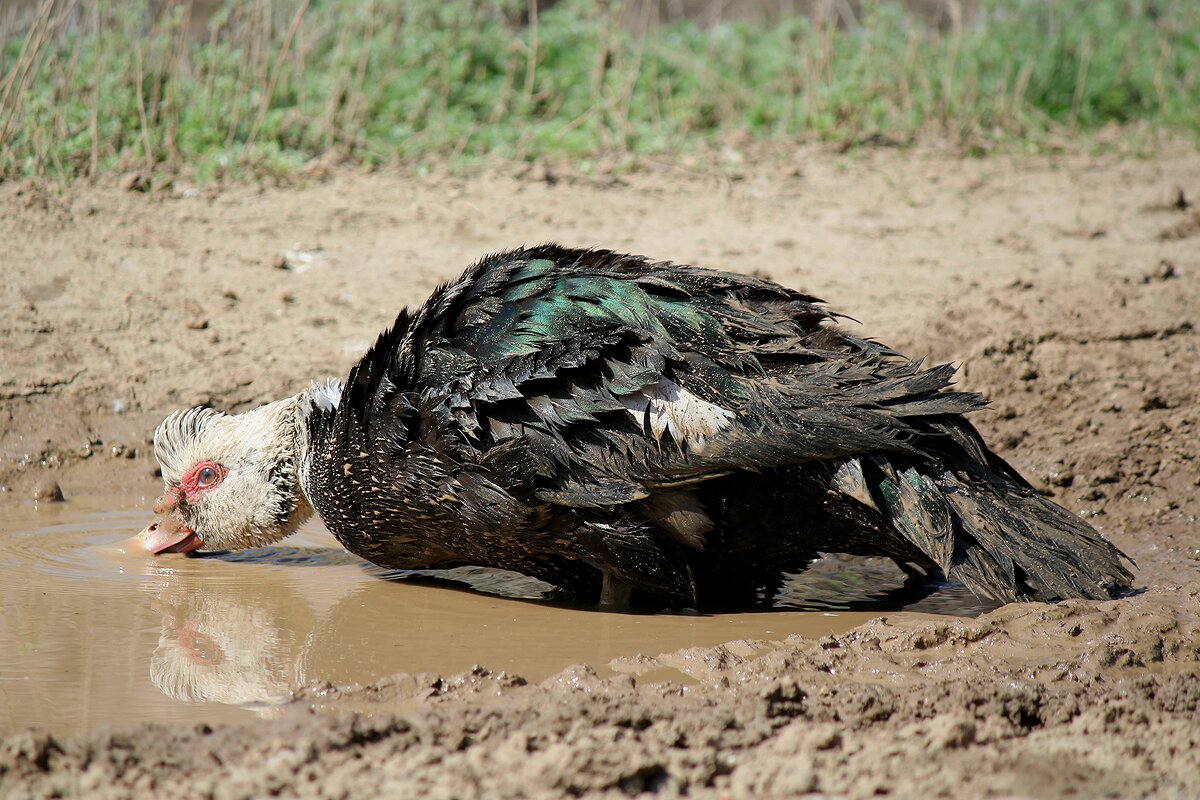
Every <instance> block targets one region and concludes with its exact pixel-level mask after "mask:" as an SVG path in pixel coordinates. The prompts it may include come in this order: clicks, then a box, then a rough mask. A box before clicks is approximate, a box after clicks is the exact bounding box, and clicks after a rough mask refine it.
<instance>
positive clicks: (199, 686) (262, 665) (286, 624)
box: [150, 575, 316, 705]
mask: <svg viewBox="0 0 1200 800" xmlns="http://www.w3.org/2000/svg"><path fill="white" fill-rule="evenodd" d="M287 580H288V579H286V578H282V579H278V580H254V581H246V582H239V583H237V584H226V583H213V582H212V581H205V580H203V579H201V578H197V577H194V576H187V575H171V576H169V577H167V578H166V580H165V582H164V583H163V584H162V585H161V586H160V588H159V589H158V590H157V592H156V593H155V595H154V597H153V598H152V599H151V601H150V606H151V608H153V609H154V610H155V611H156V612H158V614H159V615H160V616H161V617H162V630H161V632H160V633H159V639H158V647H157V648H156V649H155V651H154V655H153V656H152V657H151V659H150V680H151V681H152V682H153V683H154V685H155V686H156V687H157V688H158V689H159V690H160V691H161V692H162V693H163V694H165V695H167V696H168V697H171V698H172V699H174V700H179V701H181V702H185V703H225V704H229V705H254V704H274V703H279V702H282V701H283V700H286V699H287V697H288V695H289V694H290V693H291V691H292V689H293V688H294V687H296V686H300V685H303V684H304V683H305V682H306V681H305V675H304V649H305V644H306V640H307V638H308V637H309V636H310V635H311V633H312V632H313V630H314V628H315V626H316V617H315V615H314V613H313V610H312V608H311V607H310V606H309V604H308V603H307V602H306V601H305V600H304V599H303V598H302V596H301V595H300V594H299V593H297V592H295V591H294V590H293V589H292V587H290V586H288V585H287Z"/></svg>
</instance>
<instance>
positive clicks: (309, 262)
mask: <svg viewBox="0 0 1200 800" xmlns="http://www.w3.org/2000/svg"><path fill="white" fill-rule="evenodd" d="M539 174H541V173H539V172H537V171H534V172H523V171H521V170H519V169H507V168H502V169H497V170H495V171H492V172H485V173H482V174H479V175H477V176H473V177H469V178H464V177H456V176H448V175H442V174H435V175H433V176H430V177H428V178H423V179H420V180H414V179H406V178H401V177H398V176H396V175H388V174H375V175H361V174H355V173H352V172H348V171H347V172H342V173H336V172H335V173H334V174H332V175H331V176H330V177H329V178H328V179H327V180H325V181H323V182H320V183H317V184H314V185H312V186H307V187H292V188H278V189H270V188H265V189H251V188H229V189H212V190H210V189H201V190H196V189H195V188H194V187H190V186H188V185H187V184H186V181H184V180H183V179H180V180H179V181H178V182H177V184H176V185H175V186H166V187H159V189H158V190H157V191H154V192H151V193H149V194H141V193H128V192H123V191H120V190H119V189H118V188H117V185H116V181H114V182H113V183H112V185H108V184H104V183H100V184H96V185H91V186H78V187H75V188H73V189H70V190H62V191H56V190H46V189H42V188H38V187H36V186H32V185H28V184H4V185H0V212H2V213H0V240H3V241H4V242H5V243H6V248H5V251H4V253H2V254H0V272H2V274H3V276H4V281H3V284H2V285H0V334H2V335H3V338H4V341H5V344H6V348H5V352H4V356H3V358H0V603H2V604H3V608H4V609H5V612H4V615H3V622H2V623H0V796H2V797H9V796H13V797H26V796H55V795H60V796H89V797H92V796H96V797H150V796H154V797H170V796H177V797H205V796H209V797H251V796H262V795H267V794H276V795H282V796H316V797H323V796H329V797H344V796H347V795H382V794H397V795H399V794H403V795H408V796H429V797H561V796H564V795H573V796H580V795H586V796H607V797H623V796H634V795H638V794H640V793H645V792H651V793H655V794H656V795H660V796H664V797H673V796H684V795H686V796H689V797H768V796H795V795H803V794H806V793H807V794H811V793H817V794H822V795H826V796H847V797H874V796H880V795H887V796H901V797H918V796H920V797H929V796H934V797H940V796H946V797H949V796H955V797H958V796H985V795H991V796H1005V797H1062V796H1067V795H1074V796H1084V797H1092V796H1116V797H1135V796H1147V797H1193V796H1197V795H1200V777H1198V776H1200V755H1197V754H1198V753H1200V723H1198V722H1197V721H1196V720H1197V718H1198V717H1197V711H1198V709H1197V704H1198V703H1200V689H1198V688H1197V687H1198V686H1200V674H1198V673H1200V524H1198V522H1197V519H1198V517H1200V445H1198V444H1197V442H1198V441H1200V353H1198V352H1197V346H1198V344H1200V337H1198V334H1197V329H1196V326H1197V324H1200V319H1198V318H1197V309H1198V308H1200V256H1198V255H1197V254H1198V252H1200V251H1198V250H1197V243H1198V242H1200V238H1198V234H1197V230H1200V229H1196V227H1195V226H1194V225H1191V224H1190V223H1191V219H1192V216H1194V207H1193V206H1192V205H1191V204H1190V202H1182V203H1181V202H1180V198H1183V199H1184V200H1185V201H1186V200H1187V199H1188V198H1195V197H1200V156H1197V154H1196V152H1195V150H1194V148H1190V147H1187V146H1179V147H1173V146H1164V147H1163V149H1162V151H1161V152H1160V153H1159V154H1158V155H1156V156H1154V157H1152V158H1143V159H1137V160H1133V159H1128V158H1124V157H1122V156H1121V155H1120V154H1117V153H1113V154H1107V155H1101V156H1089V155H1071V154H1066V155H1057V156H1050V157H1039V158H1022V157H1015V156H1011V157H1010V156H997V157H994V158H989V159H984V160H957V159H955V158H953V157H951V156H948V155H947V154H945V153H944V152H940V151H922V150H915V151H904V152H896V153H891V152H883V151H879V152H869V153H863V154H857V155H853V156H850V157H843V156H838V155H836V154H831V153H829V152H827V151H820V150H806V149H800V150H788V151H782V150H763V151H761V152H747V153H746V154H745V158H744V159H743V161H742V167H740V168H739V173H738V174H733V175H731V173H729V172H728V171H722V170H719V169H708V168H707V167H706V168H704V169H699V168H685V167H683V166H681V165H680V164H663V165H655V164H648V165H647V166H645V167H644V168H643V169H641V170H639V171H636V172H633V173H623V174H621V175H612V176H602V177H597V176H596V175H584V174H575V173H572V172H570V171H569V170H566V169H558V170H556V171H555V173H554V174H555V176H556V179H555V180H554V181H552V182H551V181H544V180H539V179H538V177H537V176H538V175H539ZM546 240H559V241H562V242H564V243H566V244H572V245H589V244H599V245H606V246H612V247H616V248H619V249H623V250H630V251H635V252H641V253H646V254H648V255H651V256H655V257H660V258H673V259H676V260H679V261H689V262H695V263H701V264H705V265H710V266H717V267H722V268H726V269H733V270H741V271H754V270H758V271H760V272H762V273H764V274H767V275H769V276H771V277H773V278H775V279H777V280H780V281H783V282H785V283H787V284H789V285H792V286H795V287H797V288H800V289H803V290H806V291H810V292H812V293H814V294H816V295H818V296H822V297H825V298H826V299H827V300H829V301H830V302H831V305H832V306H833V307H834V308H835V309H837V310H840V311H844V312H846V313H849V314H852V315H853V316H854V317H855V318H856V319H858V320H861V321H862V323H863V328H862V332H864V333H866V334H867V335H872V336H875V337H877V338H879V339H881V340H883V341H885V342H887V343H889V344H892V345H894V346H896V347H898V348H899V349H901V350H903V351H905V352H908V353H912V354H929V356H930V358H931V359H933V360H937V361H945V360H951V361H954V362H956V363H958V364H960V365H961V369H960V373H959V382H960V385H962V386H964V387H965V388H968V389H972V390H977V391H981V392H983V393H985V394H987V395H988V396H990V397H991V398H992V400H993V407H992V409H991V410H989V411H986V412H983V413H981V414H979V415H976V423H977V424H978V425H979V427H980V428H981V430H982V432H983V433H984V435H985V437H986V438H987V439H988V440H989V442H991V443H992V444H993V446H994V447H995V448H996V449H997V450H998V451H999V452H1000V453H1001V454H1002V455H1003V456H1004V457H1005V458H1006V459H1008V460H1009V461H1011V462H1012V463H1013V464H1014V465H1015V466H1016V467H1017V468H1018V469H1019V470H1020V471H1021V472H1022V473H1023V474H1025V475H1026V476H1027V477H1029V478H1030V480H1031V481H1032V482H1033V483H1034V484H1035V485H1036V486H1037V487H1038V488H1039V490H1041V491H1043V492H1045V493H1046V494H1048V495H1050V496H1052V497H1053V498H1054V499H1055V500H1056V501H1057V502H1060V503H1062V504H1064V505H1065V506H1066V507H1068V508H1070V509H1071V510H1072V511H1075V512H1077V513H1080V514H1082V515H1085V516H1086V517H1087V518H1088V519H1089V520H1090V521H1091V522H1092V523H1093V524H1094V525H1096V526H1097V527H1098V528H1099V529H1100V530H1101V531H1102V532H1103V533H1104V534H1105V535H1106V536H1108V537H1110V538H1111V539H1112V540H1113V541H1114V542H1115V543H1116V544H1117V545H1118V546H1120V547H1121V548H1122V549H1124V550H1125V551H1126V552H1128V553H1129V554H1130V555H1131V556H1132V557H1133V558H1134V559H1135V560H1136V562H1137V586H1138V587H1139V592H1138V593H1137V594H1135V595H1134V596H1132V597H1129V598H1125V599H1121V600H1116V601H1112V602H1108V603H1083V602H1067V603H1062V604H1058V605H1053V606H1048V605H1037V604H1033V605H1014V606H1007V607H1003V608H999V609H994V608H991V607H989V606H986V605H983V604H979V603H977V602H975V601H974V600H971V599H970V598H968V597H966V596H965V595H964V594H962V593H961V592H956V591H955V590H954V589H952V588H944V587H943V588H939V589H937V590H936V591H934V592H933V593H932V594H930V595H929V596H927V597H924V598H920V599H919V598H917V597H915V596H913V595H911V594H910V593H908V592H907V591H906V590H905V587H904V586H903V581H902V576H898V575H897V574H896V573H895V571H894V570H893V571H892V572H889V571H888V569H887V568H886V567H885V566H884V565H880V564H872V563H863V562H847V561H845V560H840V559H827V560H825V561H823V562H821V563H819V564H818V565H817V566H816V568H814V570H812V571H811V572H810V573H808V574H806V575H805V576H802V577H800V578H798V579H797V580H796V581H794V582H793V583H791V584H789V586H788V588H787V590H786V591H785V592H784V593H783V594H781V596H780V597H778V598H776V601H775V607H774V608H773V609H765V610H757V611H744V610H743V611H740V612H738V613H733V612H732V610H731V613H728V614H719V615H713V616H708V617H688V616H683V615H649V616H647V615H615V614H603V613H599V612H595V611H590V610H586V609H579V608H573V607H570V606H564V605H562V604H560V603H558V602H556V601H555V600H554V599H553V598H552V597H550V598H546V597H545V596H544V595H543V593H544V591H545V588H546V587H545V586H543V585H539V584H537V583H536V582H534V581H529V580H528V579H522V578H519V577H516V576H511V575H502V574H495V573H487V572H484V571H479V570H466V571H460V572H459V573H458V574H455V575H451V576H439V577H438V578H436V579H432V578H430V577H429V576H400V575H392V574H385V573H382V572H381V571H379V570H375V569H374V568H372V567H370V566H369V565H365V564H363V563H362V562H360V561H358V560H356V559H352V558H350V557H349V556H347V555H345V554H344V553H342V552H341V551H340V550H339V549H338V548H337V547H336V543H335V542H333V541H332V540H331V539H330V538H329V537H328V536H327V534H325V533H324V532H323V531H321V530H320V529H319V527H318V528H313V529H310V530H306V531H305V532H304V533H303V534H302V535H301V536H299V537H297V538H295V539H293V540H289V541H287V542H284V543H282V544H281V545H280V546H278V547H275V548H265V549H264V550H262V551H251V552H249V553H244V554H227V555H219V556H213V557H205V558H186V557H183V556H172V557H162V558H159V559H148V558H146V557H145V556H144V555H142V554H137V553H129V552H125V553H122V552H121V550H122V546H121V541H122V539H123V538H124V537H125V536H128V535H130V534H132V533H134V532H136V530H137V529H139V528H140V527H141V526H142V525H144V524H145V522H146V520H147V519H148V510H149V504H150V502H152V500H153V498H154V496H155V495H156V494H157V493H158V490H159V487H160V483H159V481H158V479H157V478H156V477H155V476H154V474H153V470H154V465H153V461H152V459H151V458H149V451H148V449H147V445H148V441H147V437H148V435H149V433H150V431H151V430H152V429H153V426H154V424H155V423H156V422H157V421H158V419H160V418H161V416H162V415H164V414H165V413H167V412H168V411H170V410H172V409H174V408H176V407H178V406H182V405H190V404H195V403H210V404H212V405H215V406H217V407H219V408H222V409H225V410H234V411H236V410H242V409H245V408H248V407H250V406H253V405H255V404H257V403H260V402H263V401H266V400H269V399H274V398H275V397H278V396H281V395H282V394H284V393H286V392H291V391H295V390H296V389H297V388H299V387H301V386H303V385H304V384H305V383H306V382H307V381H309V380H311V379H314V378H319V377H322V376H325V375H337V374H342V373H344V372H345V371H346V369H347V368H348V367H349V365H350V364H351V363H352V362H353V361H354V359H355V358H356V357H357V356H358V355H359V354H360V353H361V352H362V350H363V349H364V348H365V347H366V346H367V345H368V344H369V342H370V340H371V337H373V336H374V335H375V333H377V332H378V331H379V330H380V329H382V328H383V327H384V326H386V325H387V324H388V323H389V322H390V321H391V319H392V318H393V316H394V314H395V312H396V310H397V309H398V308H399V306H400V305H402V304H404V303H414V302H419V300H420V299H421V298H422V297H423V296H424V295H425V294H427V293H428V291H429V289H430V288H432V286H433V285H434V284H435V283H436V282H438V281H440V280H444V279H447V278H450V277H453V276H454V275H456V274H457V273H458V272H459V271H461V269H462V268H463V267H464V266H465V265H466V264H468V263H470V262H471V261H472V260H473V259H475V258H477V257H479V256H480V255H482V254H484V253H487V252H491V251H495V250H499V249H503V248H506V247H510V246H514V245H517V244H521V243H535V242H538V241H546ZM289 254H290V255H289ZM301 256H303V257H301ZM848 324H849V323H848ZM50 484H57V487H58V489H59V490H60V491H61V493H62V494H63V495H64V496H65V502H54V500H55V498H56V496H57V492H55V491H53V488H54V487H52V486H51V485H50ZM35 497H37V498H38V499H37V500H36V501H35V500H34V498H35Z"/></svg>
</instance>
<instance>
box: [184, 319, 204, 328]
mask: <svg viewBox="0 0 1200 800" xmlns="http://www.w3.org/2000/svg"><path fill="white" fill-rule="evenodd" d="M187 326H188V330H192V331H202V330H205V329H206V328H208V320H206V319H193V320H189V321H188V324H187Z"/></svg>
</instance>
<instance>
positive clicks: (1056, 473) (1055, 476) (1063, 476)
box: [1046, 469, 1075, 486]
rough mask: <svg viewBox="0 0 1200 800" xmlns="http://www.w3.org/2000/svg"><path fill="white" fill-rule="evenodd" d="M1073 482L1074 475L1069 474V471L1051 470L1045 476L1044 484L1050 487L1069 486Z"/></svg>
mask: <svg viewBox="0 0 1200 800" xmlns="http://www.w3.org/2000/svg"><path fill="white" fill-rule="evenodd" d="M1074 482H1075V473H1073V472H1071V471H1070V470H1069V469H1064V470H1052V471H1051V472H1050V474H1049V475H1047V476H1046V483H1048V484H1050V485H1051V486H1070V485H1071V484H1072V483H1074Z"/></svg>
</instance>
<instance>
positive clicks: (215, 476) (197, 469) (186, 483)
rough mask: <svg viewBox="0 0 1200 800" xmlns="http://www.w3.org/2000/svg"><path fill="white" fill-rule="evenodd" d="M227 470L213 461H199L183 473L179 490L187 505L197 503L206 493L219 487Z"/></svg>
mask: <svg viewBox="0 0 1200 800" xmlns="http://www.w3.org/2000/svg"><path fill="white" fill-rule="evenodd" d="M228 473H229V470H227V469H225V468H224V467H222V466H221V465H220V464H218V463H217V462H215V461H201V462H199V463H197V464H196V465H195V466H193V467H192V468H191V469H189V470H188V471H187V472H186V473H184V475H183V478H182V479H181V480H180V481H179V490H180V491H181V492H182V493H183V497H184V499H185V500H186V501H187V502H189V503H195V502H197V501H198V500H199V499H200V498H201V497H202V496H203V495H204V494H205V493H206V492H210V491H212V490H213V489H215V488H217V487H218V486H220V485H221V481H223V480H225V476H226V475H227V474H228Z"/></svg>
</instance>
